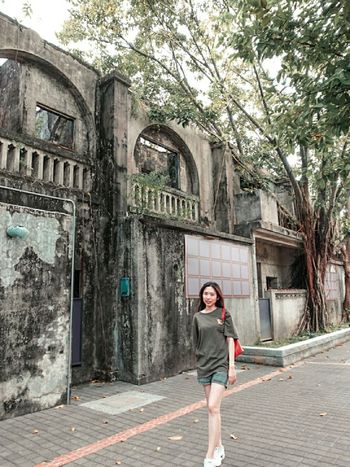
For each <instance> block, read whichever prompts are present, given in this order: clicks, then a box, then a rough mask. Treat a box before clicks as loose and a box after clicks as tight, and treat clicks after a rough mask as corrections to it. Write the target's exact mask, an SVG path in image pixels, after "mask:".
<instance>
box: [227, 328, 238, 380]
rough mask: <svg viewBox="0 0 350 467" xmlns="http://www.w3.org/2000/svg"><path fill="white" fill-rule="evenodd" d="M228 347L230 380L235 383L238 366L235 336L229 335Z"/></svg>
mask: <svg viewBox="0 0 350 467" xmlns="http://www.w3.org/2000/svg"><path fill="white" fill-rule="evenodd" d="M226 341H227V347H228V382H229V384H234V383H235V382H236V381H237V375H236V368H235V343H234V340H233V337H227V339H226Z"/></svg>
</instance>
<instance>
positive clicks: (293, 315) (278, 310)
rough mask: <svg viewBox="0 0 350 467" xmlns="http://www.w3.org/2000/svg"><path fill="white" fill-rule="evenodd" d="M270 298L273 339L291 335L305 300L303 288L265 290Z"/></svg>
mask: <svg viewBox="0 0 350 467" xmlns="http://www.w3.org/2000/svg"><path fill="white" fill-rule="evenodd" d="M266 298H269V299H270V310H271V322H272V323H271V324H272V332H273V339H274V340H279V339H285V338H288V337H291V336H292V335H293V333H294V332H295V330H296V329H297V326H298V323H299V320H300V318H301V316H302V314H303V311H304V307H305V300H306V292H305V290H297V289H289V290H274V289H270V290H269V291H268V292H266Z"/></svg>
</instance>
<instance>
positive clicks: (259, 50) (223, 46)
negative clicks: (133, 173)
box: [60, 0, 350, 330]
mask: <svg viewBox="0 0 350 467" xmlns="http://www.w3.org/2000/svg"><path fill="white" fill-rule="evenodd" d="M69 3H70V4H71V8H70V19H69V20H68V21H67V22H66V24H65V27H64V30H63V31H62V33H61V36H60V37H61V40H62V41H63V42H64V43H66V44H68V43H71V42H75V43H79V41H81V42H82V43H84V44H85V46H86V44H87V43H90V44H91V45H92V48H91V49H90V52H89V54H90V57H91V58H93V59H94V63H95V65H96V66H98V67H100V68H101V69H102V70H103V71H109V70H110V69H111V68H114V67H117V68H118V69H119V70H120V71H122V72H124V73H125V74H127V75H129V76H130V77H131V79H132V82H133V92H134V97H135V102H140V100H143V101H146V102H147V104H148V108H149V113H150V116H151V117H152V118H154V119H155V120H157V121H166V120H176V121H178V122H180V123H182V124H183V125H186V124H189V123H192V124H195V125H197V126H198V127H199V128H200V129H201V130H203V131H204V132H205V133H206V134H208V135H209V136H210V138H211V139H212V140H213V141H220V142H222V143H224V144H226V145H228V147H229V148H230V150H231V152H232V156H233V158H234V160H235V161H236V163H237V166H238V167H239V168H240V170H243V171H244V172H245V176H246V177H250V178H251V179H252V181H253V182H254V183H255V184H256V185H257V186H264V187H265V188H266V189H267V188H268V180H269V179H270V178H273V177H281V176H282V175H283V176H285V177H287V178H288V179H289V182H290V185H291V187H292V190H293V194H294V200H295V206H296V214H295V219H293V221H294V222H295V224H296V225H297V227H298V230H299V232H300V233H301V234H302V236H303V240H304V253H305V265H306V272H305V277H306V284H307V290H308V299H307V304H308V307H307V310H306V314H305V317H304V318H305V319H304V322H303V325H304V326H309V327H310V328H311V329H313V330H318V329H320V328H324V327H325V326H326V324H327V323H326V321H327V316H326V298H325V287H324V283H325V274H326V268H327V264H328V261H329V259H330V257H331V256H332V254H333V252H334V239H335V238H334V237H335V232H336V229H335V225H336V222H337V219H338V217H339V216H340V214H341V212H342V209H343V207H344V205H345V199H346V193H347V190H348V189H349V187H350V186H349V176H348V175H349V171H350V153H349V149H348V131H349V124H350V118H349V117H350V105H349V104H350V96H349V94H350V60H349V58H350V50H349V41H350V33H349V31H350V28H349V26H350V23H349V15H350V12H349V6H348V0H339V1H334V0H295V1H292V0H215V1H214V0H210V1H209V0H160V1H154V0H70V1H69ZM273 67H274V69H277V71H276V72H274V71H273ZM261 169H267V170H261Z"/></svg>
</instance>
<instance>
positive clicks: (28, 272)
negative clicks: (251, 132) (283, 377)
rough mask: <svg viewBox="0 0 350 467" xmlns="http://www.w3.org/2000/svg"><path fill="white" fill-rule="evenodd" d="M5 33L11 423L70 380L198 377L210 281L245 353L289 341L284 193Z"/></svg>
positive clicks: (6, 408)
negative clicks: (196, 328)
mask: <svg viewBox="0 0 350 467" xmlns="http://www.w3.org/2000/svg"><path fill="white" fill-rule="evenodd" d="M0 25H1V27H0V57H1V58H3V59H6V61H4V63H3V64H2V65H1V67H0V239H1V241H0V261H1V264H2V268H1V270H0V323H1V324H0V349H1V354H2V356H3V358H2V359H1V361H0V395H1V404H0V418H7V417H11V416H14V415H18V414H22V413H26V412H30V411H33V410H40V409H42V408H46V407H51V406H53V405H55V404H57V403H60V402H61V401H64V400H66V398H67V397H69V391H70V385H71V383H72V382H73V383H80V382H85V381H89V380H91V379H93V378H103V379H120V380H123V381H128V382H131V383H135V384H143V383H146V382H150V381H154V380H157V379H159V378H162V377H167V376H171V375H174V374H177V373H178V372H181V371H184V370H187V369H190V368H193V366H194V355H193V349H192V343H191V323H192V317H193V313H194V311H195V307H196V298H197V294H198V291H199V288H200V285H201V284H202V283H203V282H204V281H206V280H212V279H213V280H216V281H218V282H219V283H220V284H221V286H222V288H223V290H224V294H225V296H226V305H227V308H228V310H231V312H232V313H233V315H234V319H235V321H236V323H237V326H238V328H239V330H240V337H241V340H242V342H243V343H245V344H253V343H255V342H256V341H257V340H259V339H260V338H261V337H263V338H274V337H275V336H276V335H278V336H280V335H282V334H284V335H285V334H288V333H290V332H291V328H292V327H293V326H294V324H295V323H294V321H295V322H296V321H297V319H298V317H299V316H300V313H301V311H300V310H301V309H302V307H303V300H304V299H305V297H304V296H305V292H304V291H301V290H296V289H293V291H291V290H290V285H291V282H290V277H291V269H292V267H293V264H294V260H295V258H296V256H297V255H298V254H299V252H300V247H301V240H300V238H299V237H298V234H296V233H295V232H294V231H293V230H292V229H291V228H288V227H290V226H288V227H284V226H283V222H282V220H281V216H279V211H278V202H277V201H278V200H279V199H280V198H281V196H282V195H280V194H279V193H278V190H277V191H276V197H272V198H271V197H270V195H267V194H266V193H263V192H256V193H253V194H246V193H244V192H243V190H241V188H240V182H239V177H238V175H237V174H236V172H235V168H234V165H233V161H232V158H231V157H230V154H229V153H228V152H227V150H225V148H223V147H221V146H220V145H213V144H211V143H210V142H209V141H208V140H207V139H206V138H205V137H204V136H203V135H202V134H200V133H199V132H198V131H196V130H195V129H194V128H182V127H179V126H177V125H175V124H169V125H162V124H159V123H157V122H151V121H150V120H149V119H148V117H147V113H146V112H145V111H142V110H139V111H138V112H137V113H135V112H134V111H132V109H131V96H130V90H129V88H130V82H129V81H128V80H127V79H126V78H124V77H122V76H120V75H119V74H118V73H115V74H112V75H108V76H103V77H102V76H100V74H99V73H98V72H97V71H96V70H94V69H93V68H91V67H90V66H88V65H86V64H84V63H82V62H81V61H79V60H77V59H76V58H74V57H73V56H71V55H69V54H67V53H66V52H65V51H63V50H61V49H59V48H57V47H56V46H53V45H51V44H49V43H47V42H45V41H44V40H42V39H41V38H40V37H39V36H38V35H37V34H36V33H35V32H34V31H32V30H30V29H27V28H24V27H23V26H21V25H19V24H18V23H17V22H16V21H14V20H12V19H11V18H9V17H7V16H5V15H0ZM276 200H277V201H276ZM337 267H338V266H337V265H335V266H334V268H337ZM336 271H338V272H339V270H338V269H336ZM329 274H330V276H329V278H330V284H331V286H332V287H333V289H332V293H333V295H332V297H333V302H334V313H335V316H338V315H337V313H338V309H339V303H338V302H340V298H339V297H340V295H341V293H342V292H341V291H339V290H338V291H335V289H334V287H335V276H334V274H338V273H334V271H333V272H332V271H330V273H329ZM332 274H333V275H332ZM332 281H333V282H332ZM337 284H338V282H337ZM285 288H288V289H289V290H288V292H283V290H281V289H285ZM277 289H278V290H280V293H279V300H275V295H276V293H277V292H276V293H275V292H274V291H276V290H277ZM277 295H278V293H277ZM293 297H294V298H295V300H294V301H293ZM334 297H335V299H334ZM263 300H269V306H268V312H267V314H266V310H265V311H264V310H263V312H262V311H261V307H262V305H261V304H262V301H263ZM277 301H278V303H279V304H282V305H283V306H279V305H278V306H277V305H274V306H272V305H271V304H273V303H275V302H277ZM286 303H287V305H286ZM293 303H298V306H297V307H296V309H297V311H296V312H294V311H293V312H291V309H293V310H294V308H295V307H294V306H293ZM259 304H260V307H259ZM264 313H265V314H264ZM283 313H285V314H287V315H288V319H289V321H288V323H287V324H284V325H283V322H282V319H281V316H284V315H283ZM293 313H294V314H293ZM291 315H292V317H291ZM266 316H268V317H269V319H270V324H269V326H270V330H269V332H270V333H271V335H270V336H267V335H266V336H267V337H266V336H265V335H264V333H265V331H266V329H265V328H266V322H265V318H266ZM284 322H285V321H284ZM277 330H278V331H277ZM262 331H263V332H262ZM266 332H267V331H266ZM274 333H275V335H274Z"/></svg>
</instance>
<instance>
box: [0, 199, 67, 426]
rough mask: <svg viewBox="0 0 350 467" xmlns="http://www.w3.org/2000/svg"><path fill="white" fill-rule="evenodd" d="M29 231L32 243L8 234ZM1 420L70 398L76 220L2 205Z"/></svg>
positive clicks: (0, 305)
mask: <svg viewBox="0 0 350 467" xmlns="http://www.w3.org/2000/svg"><path fill="white" fill-rule="evenodd" d="M10 225H23V226H25V227H26V228H27V229H28V231H29V235H28V237H27V238H26V239H20V238H10V237H8V236H7V234H6V229H7V227H8V226H10ZM0 227H1V228H0V262H1V265H2V266H1V270H0V323H1V324H0V348H1V349H2V356H1V360H0V381H1V382H0V390H1V391H0V392H1V394H2V397H1V405H0V418H6V417H11V416H13V415H19V414H21V413H26V412H27V411H33V410H38V409H42V408H47V407H51V406H53V405H55V404H56V403H58V402H59V401H60V400H61V399H62V397H63V396H64V394H65V390H66V383H67V380H66V377H67V371H68V367H67V361H68V330H69V303H70V300H69V299H70V295H69V291H70V277H71V274H70V266H71V253H72V252H71V250H70V245H71V238H70V234H71V227H72V224H71V216H68V215H65V214H62V213H57V212H48V211H41V210H35V209H31V208H26V207H19V206H14V205H9V204H4V203H0Z"/></svg>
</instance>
